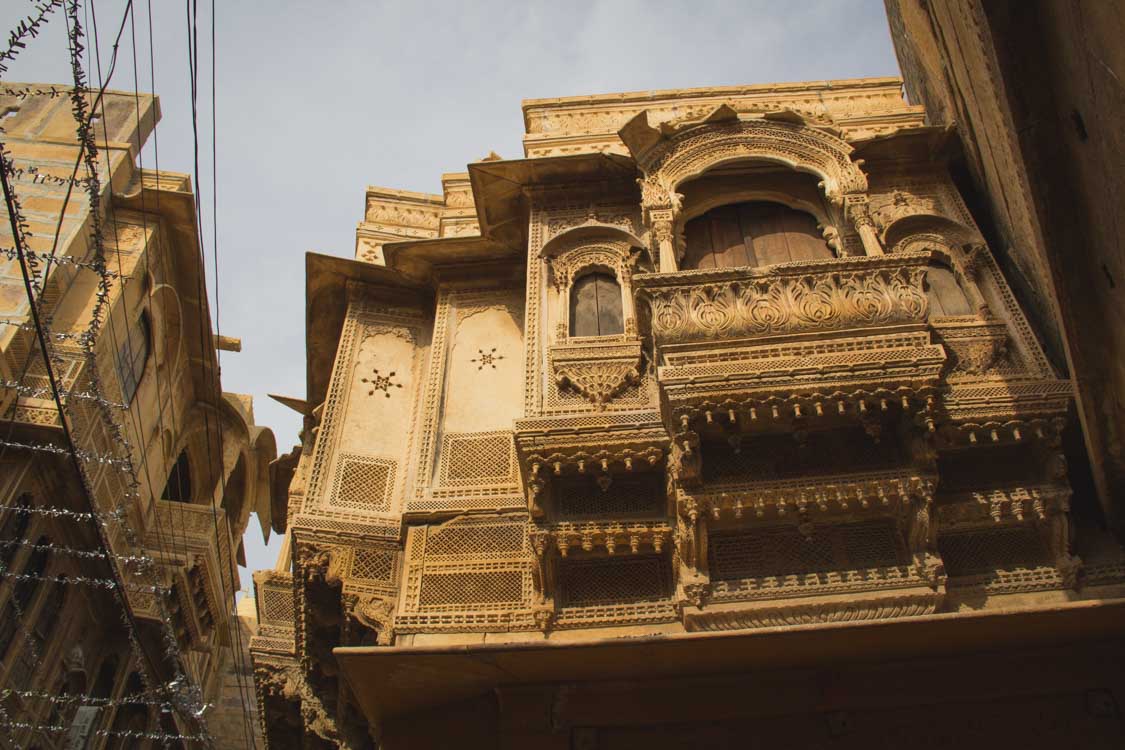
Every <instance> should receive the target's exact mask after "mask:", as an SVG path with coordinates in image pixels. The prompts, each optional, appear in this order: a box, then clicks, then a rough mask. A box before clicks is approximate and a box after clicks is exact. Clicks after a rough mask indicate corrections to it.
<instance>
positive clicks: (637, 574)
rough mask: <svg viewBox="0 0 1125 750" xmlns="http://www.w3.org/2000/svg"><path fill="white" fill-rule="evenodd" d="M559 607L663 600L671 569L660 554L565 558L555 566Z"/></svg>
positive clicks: (670, 583)
mask: <svg viewBox="0 0 1125 750" xmlns="http://www.w3.org/2000/svg"><path fill="white" fill-rule="evenodd" d="M559 593H560V605H561V606H562V607H589V606H596V605H599V604H615V605H620V604H637V603H641V602H653V601H660V600H663V599H667V598H669V597H670V596H671V593H672V576H671V568H670V566H669V564H668V561H667V560H666V559H665V558H663V557H655V556H645V557H629V558H603V559H591V560H566V561H563V562H562V563H561V564H560V565H559Z"/></svg>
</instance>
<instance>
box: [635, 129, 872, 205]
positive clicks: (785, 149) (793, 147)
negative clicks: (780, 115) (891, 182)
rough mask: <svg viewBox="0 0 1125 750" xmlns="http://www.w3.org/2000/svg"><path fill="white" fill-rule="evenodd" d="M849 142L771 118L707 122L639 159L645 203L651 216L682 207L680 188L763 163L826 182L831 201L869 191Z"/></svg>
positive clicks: (642, 201)
mask: <svg viewBox="0 0 1125 750" xmlns="http://www.w3.org/2000/svg"><path fill="white" fill-rule="evenodd" d="M852 151H853V149H852V147H851V146H849V145H848V144H847V142H846V141H844V140H842V139H840V138H837V137H836V136H834V135H832V134H830V133H827V132H825V131H823V130H819V129H817V128H813V127H809V126H808V125H803V124H795V123H789V122H777V121H771V120H749V121H742V120H739V121H735V122H724V123H720V124H712V123H707V124H704V125H699V126H696V127H692V128H689V129H687V130H684V131H682V132H679V133H676V134H674V135H672V136H670V137H667V138H662V139H661V140H660V141H659V142H658V143H656V144H655V145H653V146H652V147H651V148H649V149H647V150H646V151H644V152H642V153H641V154H639V155H637V154H634V156H635V158H636V159H637V163H638V165H639V166H640V167H641V170H642V171H643V173H644V178H643V180H642V181H641V205H642V206H643V207H644V208H645V210H646V212H648V211H653V210H658V209H661V208H665V209H678V208H679V206H678V199H677V196H676V194H675V190H676V188H677V187H678V186H679V185H680V184H681V183H682V182H684V181H685V180H688V179H691V178H693V177H698V176H699V175H701V174H703V173H704V172H706V171H707V170H709V169H713V168H714V167H717V166H720V165H722V164H725V163H728V162H733V161H742V160H746V159H759V160H764V161H772V162H777V163H781V164H785V165H787V166H790V167H792V168H793V169H796V170H799V171H803V172H811V173H813V174H815V175H817V176H819V177H820V178H821V188H822V189H823V190H824V194H825V195H826V196H827V197H828V199H829V200H830V201H832V202H833V203H836V204H841V203H843V200H844V196H845V195H854V194H863V193H866V192H867V177H866V175H864V174H863V172H862V171H861V170H860V168H859V165H858V164H857V163H856V162H854V161H852V158H851V154H852Z"/></svg>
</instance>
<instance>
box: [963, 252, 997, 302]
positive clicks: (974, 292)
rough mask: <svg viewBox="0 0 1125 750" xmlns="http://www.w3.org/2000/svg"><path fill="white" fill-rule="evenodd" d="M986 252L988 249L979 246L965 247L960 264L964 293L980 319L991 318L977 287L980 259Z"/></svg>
mask: <svg viewBox="0 0 1125 750" xmlns="http://www.w3.org/2000/svg"><path fill="white" fill-rule="evenodd" d="M987 252H988V249H987V248H985V246H984V245H981V244H972V245H965V247H964V256H963V261H962V264H961V265H962V268H963V269H964V273H965V282H966V283H965V292H966V293H967V294H968V295H969V300H970V302H971V303H972V305H973V307H974V308H975V309H976V311H977V314H978V315H980V316H981V317H982V318H991V317H992V311H991V310H990V309H989V307H988V302H987V301H986V300H985V299H984V295H983V294H981V291H980V288H979V286H978V284H980V275H981V257H982V256H983V255H984V254H986V253H987Z"/></svg>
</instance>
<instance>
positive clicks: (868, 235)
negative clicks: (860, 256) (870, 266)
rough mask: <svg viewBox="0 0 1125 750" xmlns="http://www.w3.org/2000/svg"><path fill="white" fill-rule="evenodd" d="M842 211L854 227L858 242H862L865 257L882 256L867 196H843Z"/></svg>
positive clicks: (881, 247)
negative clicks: (857, 234)
mask: <svg viewBox="0 0 1125 750" xmlns="http://www.w3.org/2000/svg"><path fill="white" fill-rule="evenodd" d="M844 211H845V212H846V213H847V216H848V218H849V219H850V220H851V222H852V224H854V225H855V229H856V232H857V233H859V238H860V240H862V241H863V251H864V252H865V253H866V254H867V255H883V254H884V253H883V246H882V245H881V244H880V243H879V234H878V232H877V231H876V229H875V221H874V220H873V219H872V218H871V210H870V207H869V204H868V200H867V196H866V195H864V194H852V195H845V196H844Z"/></svg>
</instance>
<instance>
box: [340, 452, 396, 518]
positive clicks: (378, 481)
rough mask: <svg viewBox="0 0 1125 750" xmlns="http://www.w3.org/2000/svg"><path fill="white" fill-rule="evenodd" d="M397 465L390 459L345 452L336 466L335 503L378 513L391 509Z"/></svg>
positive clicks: (343, 506)
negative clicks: (353, 454) (346, 453)
mask: <svg viewBox="0 0 1125 750" xmlns="http://www.w3.org/2000/svg"><path fill="white" fill-rule="evenodd" d="M395 468H396V467H395V462H394V461H392V460H390V459H385V458H372V457H365V456H352V455H342V456H341V457H340V460H339V463H338V464H337V465H336V474H335V477H334V479H333V483H332V500H331V504H332V505H333V506H335V507H338V508H354V509H357V510H367V511H375V512H381V511H387V510H390V507H391V493H392V492H393V491H394V484H395Z"/></svg>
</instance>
